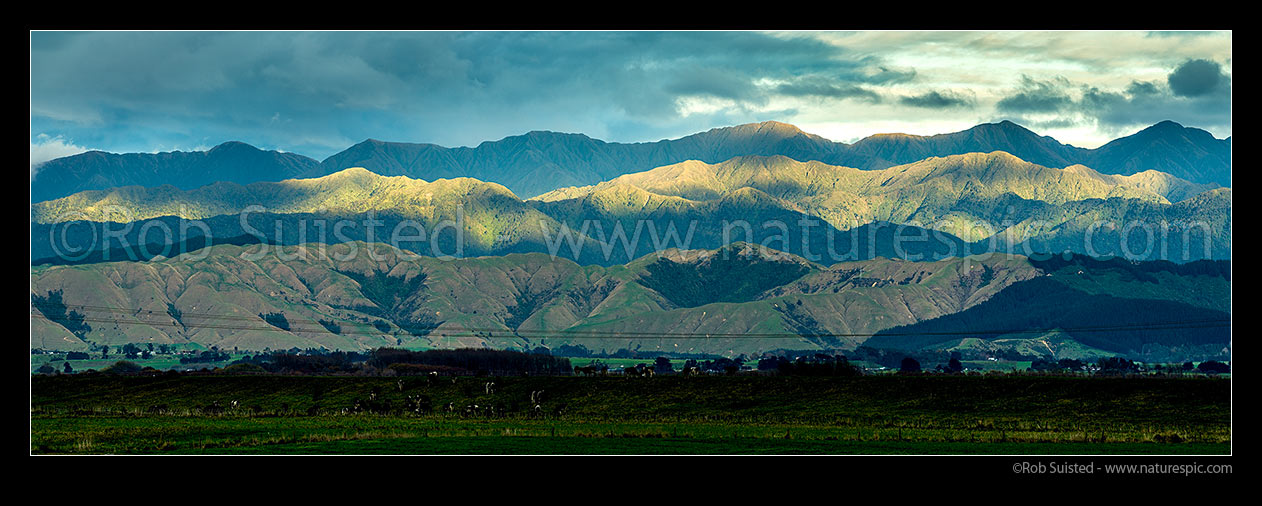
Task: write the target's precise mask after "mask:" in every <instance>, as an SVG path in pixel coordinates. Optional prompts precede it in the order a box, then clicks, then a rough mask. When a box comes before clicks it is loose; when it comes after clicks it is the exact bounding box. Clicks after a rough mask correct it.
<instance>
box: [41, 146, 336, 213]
mask: <svg viewBox="0 0 1262 506" xmlns="http://www.w3.org/2000/svg"><path fill="white" fill-rule="evenodd" d="M318 165H319V163H318V162H316V161H315V160H312V159H310V158H307V157H305V156H302V155H298V154H294V153H282V152H278V151H263V150H260V149H258V148H255V147H254V146H250V145H249V144H245V143H241V142H225V143H223V144H220V145H218V146H215V147H214V148H211V149H210V150H209V151H191V152H182V151H173V152H167V153H153V154H148V153H127V154H113V153H105V152H102V151H89V152H87V153H80V154H77V155H73V156H67V157H64V158H57V159H55V160H50V161H48V162H46V163H44V164H43V165H41V166H40V167H39V172H38V174H37V175H36V176H35V178H34V180H32V181H31V202H40V201H44V200H51V199H55V198H60V197H64V196H67V195H71V194H74V193H78V192H81V191H85V190H105V189H109V188H115V187H121V186H136V185H138V186H146V187H156V186H162V185H172V186H174V187H176V188H180V189H184V190H189V189H193V188H197V187H200V186H203V185H208V184H211V183H215V182H218V181H231V182H235V183H241V184H246V183H252V182H255V181H280V180H282V179H289V178H292V177H297V176H299V175H302V174H307V173H310V172H311V170H313V169H314V168H315V167H317V166H318Z"/></svg>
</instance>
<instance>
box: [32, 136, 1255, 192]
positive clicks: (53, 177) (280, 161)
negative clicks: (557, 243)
mask: <svg viewBox="0 0 1262 506" xmlns="http://www.w3.org/2000/svg"><path fill="white" fill-rule="evenodd" d="M992 151H1004V152H1007V153H1011V154H1012V155H1014V156H1016V157H1018V158H1021V159H1023V160H1026V161H1029V162H1031V163H1035V164H1039V165H1043V166H1046V167H1055V168H1063V167H1067V166H1070V165H1075V164H1081V165H1085V166H1088V167H1091V168H1093V169H1094V170H1096V171H1099V172H1101V173H1103V174H1118V175H1131V174H1135V173H1139V172H1143V171H1146V170H1157V171H1161V172H1166V173H1169V174H1171V175H1173V176H1175V177H1178V178H1181V179H1185V180H1188V181H1192V182H1196V183H1214V184H1218V185H1220V186H1225V187H1230V186H1231V139H1230V138H1227V139H1216V138H1214V137H1213V135H1211V134H1209V133H1208V132H1206V131H1204V130H1200V129H1196V128H1189V127H1184V126H1182V125H1179V124H1177V123H1174V122H1171V121H1163V122H1161V123H1158V124H1156V125H1153V126H1151V127H1149V128H1146V129H1144V130H1142V131H1140V132H1138V133H1135V134H1133V135H1129V136H1126V137H1122V138H1119V139H1116V140H1114V141H1112V142H1109V143H1108V144H1105V145H1103V146H1101V147H1099V148H1096V149H1084V148H1078V147H1074V146H1069V145H1066V144H1062V143H1060V142H1058V141H1056V140H1055V139H1053V138H1051V137H1046V136H1039V135H1037V134H1035V133H1034V132H1031V131H1030V130H1028V129H1026V128H1024V127H1021V126H1020V125H1017V124H1015V123H1012V122H1010V121H1002V122H999V123H987V124H982V125H978V126H975V127H973V128H970V129H968V130H964V131H960V132H955V133H949V134H941V135H933V136H916V135H907V134H878V135H873V136H870V137H867V138H864V139H862V140H859V141H857V142H855V143H854V144H846V143H840V142H833V141H830V140H828V139H825V138H823V137H819V136H817V135H812V134H808V133H806V132H803V131H802V130H800V129H798V128H797V127H795V126H793V125H789V124H785V123H780V122H775V121H768V122H763V123H752V124H745V125H738V126H733V127H724V128H716V129H712V130H709V131H706V132H701V133H697V134H693V135H689V136H686V137H682V138H679V139H670V140H662V141H657V142H643V143H615V142H605V141H601V140H598V139H593V138H591V137H588V136H586V135H582V134H573V133H556V132H547V131H533V132H529V133H526V134H524V135H517V136H511V137H506V138H504V139H501V140H498V141H487V142H483V143H481V144H479V145H478V146H476V147H456V148H449V147H443V146H438V145H435V144H417V143H404V142H384V141H379V140H375V139H369V140H365V141H364V142H361V143H359V144H356V145H354V146H351V147H349V148H347V149H346V150H344V151H342V152H339V153H337V154H334V155H332V156H330V157H328V158H326V159H325V160H324V161H322V162H317V161H315V160H313V159H310V158H307V157H304V156H301V155H297V154H293V153H281V152H276V151H262V150H258V149H256V148H253V147H251V146H248V145H245V144H242V143H239V142H229V143H225V144H223V145H220V146H217V147H215V148H213V149H211V150H210V151H206V152H191V153H186V152H171V153H156V154H140V153H131V154H121V155H119V154H110V153H104V152H100V151H91V152H87V153H82V154H78V155H73V156H69V157H64V158H58V159H55V160H51V161H49V162H47V163H45V164H43V165H42V166H40V167H39V171H38V173H37V174H36V176H35V178H34V180H33V181H32V182H31V199H32V202H40V201H44V200H50V199H55V198H59V197H64V196H67V195H71V194H73V193H77V192H80V191H84V190H104V189H108V188H114V187H120V186H131V185H139V186H145V187H155V186H160V185H164V184H170V185H173V186H175V187H176V188H180V189H186V190H187V189H194V188H197V187H200V186H203V185H206V184H211V183H214V182H219V181H224V182H235V183H239V184H247V183H251V182H256V181H280V180H283V179H288V178H313V177H320V176H324V175H329V174H333V173H336V172H338V171H341V170H343V169H347V168H351V167H364V168H367V169H368V170H370V171H372V172H374V173H377V174H380V175H386V176H395V175H400V176H408V177H410V178H413V179H424V180H429V181H432V180H436V179H442V178H456V177H472V178H475V179H479V180H481V181H487V182H494V183H499V184H502V185H504V186H505V187H507V188H509V189H510V190H512V191H513V193H514V194H516V195H518V196H522V197H526V198H529V197H534V196H537V195H541V194H543V193H546V192H549V191H552V190H556V189H559V188H563V187H568V186H586V185H592V184H596V183H599V182H601V181H607V180H610V179H614V178H616V177H618V176H621V175H623V174H629V173H635V172H642V171H645V170H649V169H653V168H656V167H660V166H664V165H671V164H676V163H680V162H684V161H688V160H696V161H701V162H706V163H719V162H723V161H726V160H728V159H731V158H733V157H736V156H745V155H762V156H774V155H780V156H786V157H789V158H792V159H794V160H798V161H818V162H822V163H825V164H829V165H839V166H846V167H853V168H858V169H863V170H876V169H885V168H889V167H892V166H895V165H902V164H907V163H912V162H916V161H919V160H922V159H925V158H928V157H934V156H937V157H942V156H950V155H958V154H965V153H973V152H982V153H989V152H992Z"/></svg>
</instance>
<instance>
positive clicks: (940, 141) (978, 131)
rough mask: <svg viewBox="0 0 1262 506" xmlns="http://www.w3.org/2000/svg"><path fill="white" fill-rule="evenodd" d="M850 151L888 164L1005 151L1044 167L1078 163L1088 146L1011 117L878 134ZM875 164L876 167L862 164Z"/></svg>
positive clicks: (858, 143)
mask: <svg viewBox="0 0 1262 506" xmlns="http://www.w3.org/2000/svg"><path fill="white" fill-rule="evenodd" d="M850 149H851V151H853V152H855V153H857V154H860V155H864V156H868V157H871V158H873V159H875V160H882V161H885V162H887V163H888V164H889V165H891V166H892V165H902V164H907V163H912V162H915V161H919V160H924V159H925V158H929V157H933V156H949V155H962V154H965V153H989V152H991V151H1006V152H1008V153H1012V154H1013V155H1016V156H1017V157H1019V158H1021V159H1022V160H1026V161H1029V162H1031V163H1036V164H1039V165H1043V166H1045V167H1065V166H1067V165H1072V164H1074V163H1078V160H1081V159H1082V157H1083V156H1084V155H1085V154H1086V153H1088V152H1089V151H1090V150H1087V149H1083V148H1077V147H1074V146H1069V145H1065V144H1061V143H1060V142H1058V141H1057V140H1056V139H1053V138H1051V137H1047V136H1039V135H1038V134H1035V133H1034V132H1031V131H1029V130H1027V129H1025V128H1023V127H1021V126H1020V125H1017V124H1016V123H1013V122H1011V121H1001V122H999V123H985V124H981V125H977V126H975V127H973V128H970V129H968V130H964V131H961V132H954V133H949V134H940V135H933V136H928V137H925V136H919V135H907V134H878V135H873V136H870V137H866V138H864V139H861V140H859V141H857V142H855V143H854V144H853V145H852V146H851V147H850ZM865 168H875V167H865Z"/></svg>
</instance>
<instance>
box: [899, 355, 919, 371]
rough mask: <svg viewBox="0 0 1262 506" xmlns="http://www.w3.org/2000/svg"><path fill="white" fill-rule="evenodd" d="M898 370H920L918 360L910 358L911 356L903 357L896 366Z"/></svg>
mask: <svg viewBox="0 0 1262 506" xmlns="http://www.w3.org/2000/svg"><path fill="white" fill-rule="evenodd" d="M898 372H901V373H916V372H920V362H917V361H916V359H914V358H911V357H903V361H902V363H901V364H899V366H898Z"/></svg>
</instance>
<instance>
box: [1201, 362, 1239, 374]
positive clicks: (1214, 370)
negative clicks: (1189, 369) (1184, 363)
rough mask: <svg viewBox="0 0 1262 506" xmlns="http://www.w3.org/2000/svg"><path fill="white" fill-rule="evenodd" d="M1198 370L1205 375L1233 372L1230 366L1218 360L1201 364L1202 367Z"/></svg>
mask: <svg viewBox="0 0 1262 506" xmlns="http://www.w3.org/2000/svg"><path fill="white" fill-rule="evenodd" d="M1196 369H1197V370H1198V371H1201V372H1203V373H1209V374H1218V373H1227V372H1231V367H1230V366H1228V365H1227V364H1224V363H1222V362H1219V361H1217V360H1209V361H1206V362H1201V365H1198V366H1196Z"/></svg>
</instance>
